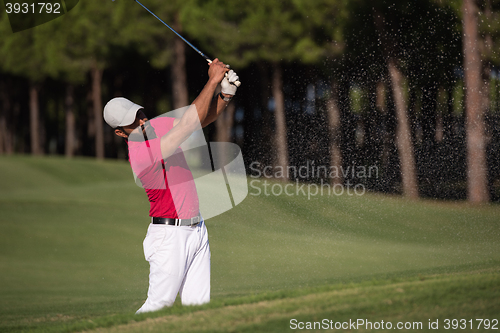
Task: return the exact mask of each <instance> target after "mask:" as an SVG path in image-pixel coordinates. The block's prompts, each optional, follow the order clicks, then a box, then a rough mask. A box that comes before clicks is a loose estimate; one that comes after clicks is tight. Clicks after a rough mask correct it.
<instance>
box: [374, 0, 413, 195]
mask: <svg viewBox="0 0 500 333" xmlns="http://www.w3.org/2000/svg"><path fill="white" fill-rule="evenodd" d="M373 14H374V22H375V28H376V29H377V33H378V35H379V38H380V41H381V44H382V50H383V53H384V57H385V59H386V61H387V69H388V71H389V79H390V81H391V86H392V95H393V99H394V106H395V109H396V119H397V127H396V145H397V147H398V155H399V161H400V168H401V181H402V183H403V194H404V195H405V196H407V197H409V198H418V184H417V172H416V167H415V156H414V152H413V143H412V138H411V129H410V122H409V120H408V110H407V103H406V101H405V98H404V93H403V73H401V71H400V70H399V68H398V67H397V65H396V58H395V54H396V52H395V50H394V49H395V46H396V42H395V40H394V38H392V37H391V36H390V35H389V34H388V33H387V31H386V30H385V27H384V25H385V23H384V16H383V15H382V14H381V13H379V12H378V11H377V9H375V8H374V9H373Z"/></svg>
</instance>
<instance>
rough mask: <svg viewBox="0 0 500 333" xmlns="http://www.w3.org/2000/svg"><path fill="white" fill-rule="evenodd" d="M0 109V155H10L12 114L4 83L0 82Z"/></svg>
mask: <svg viewBox="0 0 500 333" xmlns="http://www.w3.org/2000/svg"><path fill="white" fill-rule="evenodd" d="M0 108H1V109H0V110H1V111H0V153H6V154H12V153H13V152H14V144H13V141H14V140H13V121H12V120H13V119H12V118H13V115H12V114H13V112H12V110H11V102H10V98H9V94H8V92H7V87H6V84H5V82H4V81H2V82H0Z"/></svg>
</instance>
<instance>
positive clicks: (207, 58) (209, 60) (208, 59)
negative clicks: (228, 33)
mask: <svg viewBox="0 0 500 333" xmlns="http://www.w3.org/2000/svg"><path fill="white" fill-rule="evenodd" d="M113 1H115V0H113ZM134 1H135V2H137V3H138V4H139V5H141V7H142V8H144V9H145V10H147V11H148V12H149V13H150V14H151V15H153V16H154V17H156V18H157V19H158V20H159V21H160V22H161V23H163V24H164V25H165V26H166V27H167V28H169V29H170V30H171V31H172V32H173V33H174V34H176V35H177V36H178V37H179V38H180V39H182V40H183V41H184V42H185V43H186V44H187V45H189V46H191V48H192V49H193V50H195V51H196V52H197V53H198V54H199V55H201V56H202V57H203V58H204V59H205V60H206V61H208V63H209V64H211V63H212V60H211V59H210V58H209V57H207V56H206V55H205V53H203V52H201V51H200V50H198V48H196V47H195V46H194V45H193V44H191V43H190V42H188V41H187V40H186V39H185V38H184V37H182V36H181V35H180V34H179V33H178V32H177V31H175V30H174V29H173V28H172V27H171V26H169V25H168V24H166V23H165V22H164V21H163V20H162V19H161V18H159V17H158V16H157V15H156V14H155V13H153V12H152V11H150V10H149V9H148V8H147V7H146V6H144V5H143V4H142V3H140V2H139V1H138V0H134ZM227 67H228V68H229V65H227ZM226 75H227V74H226ZM233 84H234V85H235V86H237V87H239V86H240V85H241V82H240V81H235V82H233Z"/></svg>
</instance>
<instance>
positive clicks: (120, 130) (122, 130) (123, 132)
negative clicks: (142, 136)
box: [115, 109, 148, 138]
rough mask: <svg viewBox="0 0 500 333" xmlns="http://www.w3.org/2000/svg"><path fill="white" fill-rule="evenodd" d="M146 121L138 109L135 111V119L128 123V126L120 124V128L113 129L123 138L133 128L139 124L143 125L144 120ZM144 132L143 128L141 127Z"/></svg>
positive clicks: (126, 136)
mask: <svg viewBox="0 0 500 333" xmlns="http://www.w3.org/2000/svg"><path fill="white" fill-rule="evenodd" d="M147 121H148V118H147V117H146V115H145V114H144V112H143V111H142V109H140V110H139V111H137V114H136V115H135V121H134V122H133V123H132V124H130V125H128V126H122V127H120V128H117V129H115V134H116V135H118V136H121V137H124V138H128V136H129V135H130V133H132V131H133V130H135V129H136V128H137V127H139V126H143V125H144V124H145V123H146V122H147ZM142 130H143V132H144V128H143V129H142Z"/></svg>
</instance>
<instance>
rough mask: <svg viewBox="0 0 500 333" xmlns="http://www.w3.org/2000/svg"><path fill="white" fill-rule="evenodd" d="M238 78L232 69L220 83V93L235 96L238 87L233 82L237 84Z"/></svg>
mask: <svg viewBox="0 0 500 333" xmlns="http://www.w3.org/2000/svg"><path fill="white" fill-rule="evenodd" d="M239 78H240V77H239V76H238V74H236V73H235V71H233V70H232V69H231V70H230V71H229V72H227V75H226V77H225V78H224V79H223V80H222V82H221V83H220V85H221V88H222V93H223V94H227V95H235V94H236V90H237V89H238V87H237V86H236V84H235V82H239Z"/></svg>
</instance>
